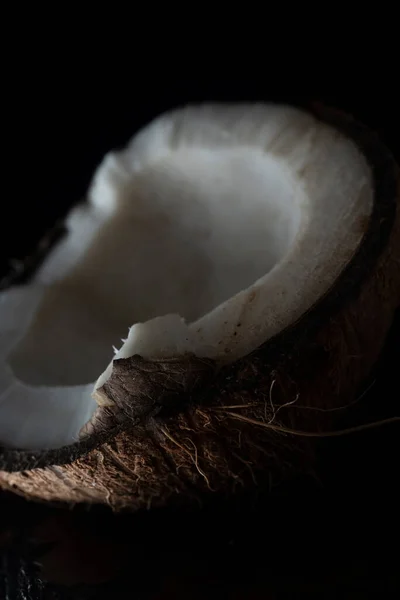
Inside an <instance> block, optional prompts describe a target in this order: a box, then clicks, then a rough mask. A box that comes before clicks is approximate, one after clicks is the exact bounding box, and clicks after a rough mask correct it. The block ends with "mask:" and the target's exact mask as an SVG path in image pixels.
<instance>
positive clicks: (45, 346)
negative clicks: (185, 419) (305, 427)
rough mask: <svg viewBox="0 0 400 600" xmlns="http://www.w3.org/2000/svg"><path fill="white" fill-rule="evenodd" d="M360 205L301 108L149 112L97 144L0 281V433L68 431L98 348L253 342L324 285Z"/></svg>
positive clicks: (3, 439)
mask: <svg viewBox="0 0 400 600" xmlns="http://www.w3.org/2000/svg"><path fill="white" fill-rule="evenodd" d="M54 201H55V202H56V201H57V199H56V198H55V200H54ZM372 206H373V185H372V174H371V169H370V167H369V166H368V164H367V162H366V160H365V159H364V157H363V155H362V154H361V152H360V151H359V149H358V148H357V147H356V145H355V144H354V143H353V142H352V141H350V140H349V139H347V138H346V137H344V136H343V135H341V134H339V133H338V132H337V131H335V130H334V129H332V128H330V127H329V126H327V125H325V124H323V123H322V122H320V121H318V120H316V119H315V118H314V117H312V116H311V115H309V114H306V113H304V112H302V111H299V110H297V109H294V108H291V107H287V106H277V105H216V106H214V105H203V106H193V107H186V108H183V109H180V110H177V111H174V112H171V113H168V114H165V115H163V116H161V117H159V118H158V119H156V120H155V121H154V122H152V123H151V124H150V125H148V126H147V127H146V128H144V129H143V130H142V131H140V132H139V133H138V134H137V135H136V136H135V137H134V138H133V140H132V141H131V142H130V143H129V145H128V146H127V147H126V148H124V149H123V150H121V151H115V152H111V153H110V154H108V155H107V156H106V157H105V159H104V161H103V162H102V164H101V165H100V166H99V168H98V170H97V172H96V173H95V176H94V178H93V182H92V185H91V188H90V190H89V194H88V199H87V201H86V202H85V203H84V204H82V205H80V206H79V207H78V208H76V209H74V210H73V211H72V212H71V214H70V215H69V218H68V220H67V227H68V234H67V236H66V237H65V238H64V240H63V241H62V242H61V243H60V244H59V245H58V246H57V247H56V249H55V250H53V251H52V253H51V254H50V256H49V257H48V258H47V260H46V262H45V264H44V265H43V266H42V268H41V269H40V271H39V272H38V273H37V275H36V277H35V279H34V280H33V281H32V282H31V283H30V284H29V285H27V286H22V287H15V288H11V289H9V290H8V291H4V292H2V294H1V295H0V355H1V356H0V361H1V365H0V443H1V444H3V445H6V446H10V447H23V448H32V449H39V448H56V447H60V446H63V445H65V444H70V443H73V442H74V441H76V439H78V434H79V431H80V429H81V428H82V426H83V425H84V424H85V423H86V422H87V421H88V419H90V417H91V415H92V414H93V412H94V410H95V408H96V402H95V400H94V399H93V397H92V392H93V389H94V386H95V388H96V389H98V388H99V387H100V386H101V385H102V384H103V383H104V382H105V381H106V379H107V378H108V377H109V375H110V373H111V367H112V362H111V361H112V359H113V356H116V357H129V356H131V355H133V354H140V355H142V356H144V357H145V358H152V357H169V356H176V355H182V354H184V353H185V352H187V351H190V352H193V353H194V354H196V355H198V356H205V357H210V358H212V359H215V360H216V361H219V362H221V363H226V362H230V361H234V360H236V359H238V358H240V357H243V356H244V355H246V354H248V353H249V352H251V351H252V350H254V349H256V348H257V347H258V346H259V345H260V344H262V343H263V342H265V341H266V340H268V339H269V338H271V337H272V336H274V335H275V334H277V333H279V332H280V331H281V330H283V329H285V328H286V327H288V326H290V325H291V324H292V323H293V322H295V321H296V320H298V319H299V318H300V317H301V315H303V314H304V313H305V312H306V311H307V310H309V309H310V307H312V306H313V305H314V304H315V303H316V302H317V301H318V299H319V298H321V297H322V296H323V295H324V294H325V293H326V292H327V291H328V290H329V289H330V288H331V287H332V286H333V285H334V283H335V280H336V278H337V277H338V275H339V274H340V273H341V271H342V270H343V268H344V267H345V266H346V264H347V263H348V262H349V260H350V259H351V257H352V256H353V255H354V253H355V251H356V250H357V248H358V246H359V245H360V242H361V241H362V235H363V234H362V229H361V228H360V220H365V219H368V218H369V217H370V215H371V211H372ZM124 338H127V339H126V340H125V339H124ZM121 340H122V341H121ZM121 344H122V345H121ZM113 348H114V350H113ZM116 348H117V349H118V348H120V349H119V350H118V351H116V350H115V349H116ZM115 351H116V352H117V353H116V355H114V352H115Z"/></svg>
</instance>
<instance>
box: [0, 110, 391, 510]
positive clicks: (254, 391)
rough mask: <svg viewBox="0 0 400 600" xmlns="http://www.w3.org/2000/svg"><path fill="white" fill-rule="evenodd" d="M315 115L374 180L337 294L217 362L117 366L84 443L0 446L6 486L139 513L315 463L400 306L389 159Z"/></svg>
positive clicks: (379, 148)
mask: <svg viewBox="0 0 400 600" xmlns="http://www.w3.org/2000/svg"><path fill="white" fill-rule="evenodd" d="M315 110H316V112H317V113H318V116H319V117H320V118H323V119H324V120H325V121H327V122H329V123H330V124H332V125H334V126H336V127H337V128H338V129H340V130H342V131H343V132H345V133H346V134H347V135H348V136H349V137H351V138H352V139H353V140H354V141H355V142H356V143H357V145H358V146H359V147H360V148H361V150H362V152H363V153H364V155H365V157H366V158H367V160H368V162H369V163H370V165H371V167H372V170H373V177H374V187H375V204H374V210H373V214H372V217H371V219H370V220H369V222H365V221H362V222H360V228H361V230H362V232H363V233H364V238H363V241H362V243H361V245H360V247H359V250H358V252H357V254H356V255H355V256H354V257H352V259H351V260H350V262H349V264H348V267H347V268H346V270H345V271H344V272H343V273H342V275H341V276H340V277H339V278H338V280H337V281H336V283H335V285H334V286H333V288H332V289H331V290H330V291H329V292H328V293H327V294H326V296H325V297H324V298H322V299H321V301H320V302H319V303H318V304H317V305H316V306H314V307H312V308H311V309H310V310H309V311H308V313H307V314H305V315H304V316H303V317H302V318H301V319H300V321H299V322H297V323H295V324H294V325H293V326H292V327H290V328H289V329H287V330H285V331H283V332H282V333H281V334H279V335H278V336H276V337H275V338H274V339H272V340H269V341H268V342H267V343H266V344H265V345H263V346H262V347H260V348H259V349H258V350H257V351H255V352H254V353H252V354H251V355H248V356H247V357H245V358H243V359H241V360H238V361H236V362H235V363H233V364H232V365H230V366H228V367H224V368H222V369H220V370H217V369H216V366H215V365H214V364H213V363H212V361H207V360H203V359H199V358H196V357H194V356H183V357H176V358H175V359H173V360H169V361H165V360H164V361H163V360H158V361H144V360H143V359H142V358H141V357H137V356H136V357H131V358H130V359H124V360H120V361H115V362H114V369H113V373H112V376H111V378H110V380H109V382H108V383H107V385H106V386H105V387H104V388H103V389H102V390H101V397H102V403H101V404H102V405H101V406H100V407H99V409H98V411H97V413H96V414H95V418H94V419H93V420H92V422H91V424H90V426H89V427H88V428H86V430H85V432H84V434H85V435H84V437H83V439H82V440H81V441H80V442H79V443H77V444H74V445H72V446H69V447H66V448H61V449H59V450H51V451H45V452H26V451H22V450H21V451H18V450H12V451H10V450H7V449H4V448H3V449H1V452H0V468H1V469H2V471H1V472H0V484H1V485H2V486H3V487H6V488H8V489H11V490H13V491H14V492H17V493H19V494H22V495H24V496H27V497H29V498H33V499H40V500H45V501H51V502H53V501H62V502H66V503H68V504H74V503H78V502H88V503H105V504H108V505H109V506H111V507H112V508H113V509H116V510H117V509H122V508H125V507H128V508H130V509H138V508H142V507H147V508H148V507H150V506H162V505H165V504H172V503H182V502H183V503H189V502H196V501H197V500H198V499H199V498H200V499H201V498H204V497H206V496H207V497H208V496H210V495H212V494H219V495H220V494H227V495H231V494H234V493H235V492H236V491H237V490H239V489H243V488H255V487H256V486H261V485H265V484H267V485H271V486H272V485H274V484H275V483H276V482H277V481H280V480H282V478H285V477H290V476H291V475H292V474H293V473H298V472H299V471H300V472H311V471H312V469H313V462H314V442H315V439H316V438H317V437H318V436H321V435H336V434H337V432H336V430H335V420H336V419H335V416H336V415H337V414H338V413H340V412H342V411H343V410H346V407H348V406H350V404H351V403H353V402H354V401H355V400H356V399H357V396H358V394H359V393H360V389H361V385H362V383H363V382H364V381H365V380H366V378H367V376H368V374H369V373H370V372H371V369H372V367H373V365H374V364H375V362H376V360H377V358H378V357H379V354H380V352H381V349H382V347H383V344H384V341H385V338H386V335H387V332H388V330H389V328H390V325H391V323H392V320H393V315H394V312H395V310H396V308H397V306H398V305H399V303H400V204H399V197H400V185H399V172H398V168H397V166H396V164H395V161H394V159H393V158H392V156H391V155H390V153H389V152H388V150H387V149H386V148H385V147H384V146H383V145H382V144H381V143H380V141H379V140H378V139H377V137H376V136H375V135H374V134H373V133H372V132H370V131H369V130H367V129H366V128H365V127H363V126H362V125H360V124H359V123H357V122H356V121H355V120H353V119H352V118H351V117H348V116H346V115H343V114H342V113H339V112H337V111H331V110H327V109H325V108H322V109H321V108H318V107H317V108H316V109H315ZM249 301H251V299H250V300H249ZM132 372H134V373H135V385H132ZM388 426H390V425H388Z"/></svg>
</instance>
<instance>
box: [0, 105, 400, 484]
mask: <svg viewBox="0 0 400 600" xmlns="http://www.w3.org/2000/svg"><path fill="white" fill-rule="evenodd" d="M303 109H305V110H307V111H308V112H309V113H310V114H312V115H313V116H315V117H317V118H318V119H319V120H320V121H322V122H323V123H325V124H327V125H330V126H333V127H334V128H336V129H337V130H338V131H340V132H341V133H342V134H344V135H345V136H346V137H347V138H349V139H350V140H352V141H353V142H354V143H355V145H356V146H357V147H358V149H359V150H360V151H361V153H362V155H363V156H364V158H365V159H366V161H367V163H368V165H369V167H370V169H371V174H372V181H373V186H374V202H373V208H372V213H371V216H370V218H369V220H368V222H365V223H363V227H365V231H364V232H363V239H362V241H361V243H360V245H359V246H358V248H357V250H356V251H355V253H354V255H353V257H352V259H351V260H350V261H349V263H348V264H347V265H346V266H345V268H344V269H343V270H342V272H341V273H340V274H339V276H338V277H337V278H336V280H335V282H334V284H333V286H332V287H331V289H330V290H328V291H327V292H326V294H325V295H323V296H322V297H321V298H320V299H319V300H318V302H317V303H316V304H314V305H313V306H311V307H310V308H309V310H308V311H306V312H305V313H303V315H302V316H301V317H300V318H299V319H298V321H296V322H294V323H292V324H291V325H290V326H289V327H287V328H286V329H284V330H282V331H281V332H279V333H278V334H277V335H275V336H273V337H272V338H270V339H268V340H267V341H266V342H265V343H263V344H262V345H260V346H259V347H258V348H257V349H256V350H254V351H253V352H251V353H250V354H251V355H254V354H256V353H259V352H261V353H262V354H263V357H264V358H265V359H266V360H269V359H271V360H272V359H273V358H274V357H276V356H279V355H283V354H284V352H285V349H287V348H288V347H291V346H292V345H293V344H294V345H295V346H296V348H297V349H298V348H301V347H303V346H304V345H306V344H307V342H308V340H310V339H312V338H313V336H314V335H315V333H316V332H317V331H318V330H319V329H320V328H321V327H322V325H323V323H324V321H325V320H326V318H327V317H329V318H330V317H332V316H334V315H335V314H337V313H338V312H339V311H340V309H342V308H343V307H344V305H346V304H347V303H348V302H349V301H350V300H352V299H354V298H356V297H357V295H358V294H359V292H360V290H361V287H362V284H363V282H364V281H365V279H366V278H367V277H368V275H370V274H371V272H372V270H373V267H374V265H375V264H376V262H377V260H378V259H379V257H380V255H381V254H382V252H383V250H384V249H385V248H386V246H387V243H388V241H389V237H390V233H391V231H392V227H393V225H394V221H395V217H396V211H397V210H398V207H397V202H398V167H397V164H396V162H395V159H394V157H393V156H392V154H391V152H390V150H389V149H388V148H387V147H386V146H385V144H384V143H383V142H382V141H381V140H380V139H379V137H378V136H377V135H376V134H375V133H374V132H373V131H372V130H371V129H370V128H368V127H367V126H365V125H364V124H362V123H360V122H359V121H357V120H356V119H355V118H353V116H350V115H348V114H347V113H343V112H342V111H339V110H337V109H334V108H331V107H326V106H324V105H319V104H318V105H317V104H315V103H314V104H312V105H310V106H307V107H303ZM41 258H42V257H39V260H40V259H41ZM30 263H31V264H32V265H35V263H36V260H35V257H32V258H31V260H30ZM248 356H249V355H247V356H246V357H244V358H248ZM132 358H133V359H134V364H133V368H136V367H139V370H140V371H142V366H144V367H145V368H144V372H145V373H146V370H148V368H149V366H150V370H152V369H153V367H155V370H156V371H158V367H157V364H158V363H160V364H161V363H165V362H168V360H167V361H165V359H164V360H163V359H160V360H152V361H150V360H144V359H142V358H141V357H138V356H134V357H132ZM124 360H126V361H129V359H120V360H119V361H115V362H114V368H115V365H117V363H118V362H119V363H120V364H121V365H122V363H123V362H124ZM169 360H170V362H171V363H174V364H175V367H177V368H178V369H179V370H182V368H183V369H184V370H185V368H186V367H187V366H190V369H189V371H190V370H191V371H192V372H195V373H196V377H195V380H196V381H200V391H201V392H203V393H204V390H205V389H207V383H208V382H210V381H211V380H212V379H213V378H214V377H215V368H216V367H215V363H214V362H213V361H212V360H208V359H204V358H201V359H198V358H196V357H194V356H187V357H183V358H179V359H169ZM243 360H244V359H243V358H240V359H238V360H237V361H235V362H234V363H232V364H230V365H227V366H225V367H222V369H221V371H220V374H219V375H217V377H218V376H221V377H224V376H226V374H227V373H228V372H229V370H230V369H232V366H234V365H237V364H238V363H240V362H241V361H243ZM117 368H118V367H117ZM153 370H154V369H153ZM198 374H201V376H200V378H199V377H198ZM192 379H193V378H191V377H190V376H189V377H188V381H186V382H184V384H183V385H182V386H181V387H182V388H183V389H184V391H183V393H182V394H181V397H180V398H179V402H177V403H176V409H177V410H178V411H182V410H183V411H184V410H185V406H187V404H188V403H196V401H197V398H196V393H197V392H198V390H197V388H196V386H194V385H193V381H192ZM156 389H157V388H156ZM166 398H167V399H168V396H166ZM168 405H170V402H168ZM166 406H167V405H166V404H165V398H164V397H163V395H162V394H160V401H159V403H157V405H156V406H154V404H153V403H151V404H148V403H146V402H143V401H142V400H141V399H140V398H139V401H138V403H137V406H136V407H134V410H132V411H131V412H130V414H129V418H128V419H127V418H125V415H122V416H121V418H120V419H118V418H117V419H116V418H115V413H112V414H111V415H110V414H108V412H107V409H105V412H104V415H103V416H104V419H100V420H99V423H100V425H99V426H98V427H96V429H95V431H92V432H91V433H90V434H89V435H87V436H86V437H83V438H82V439H81V440H80V441H78V442H76V443H74V444H71V445H68V446H64V447H61V448H56V449H49V450H34V451H32V450H25V449H9V448H6V447H2V446H0V470H3V471H7V472H18V471H28V470H32V469H36V468H43V467H46V466H51V465H62V464H68V463H72V462H74V461H76V460H77V459H78V458H81V457H83V456H84V455H86V454H88V453H89V452H90V451H91V450H94V449H95V448H97V447H99V446H101V445H102V444H104V443H106V442H108V441H110V440H112V439H113V438H114V437H115V436H116V435H117V434H118V433H120V432H121V431H123V430H124V429H127V428H132V427H134V426H135V425H138V424H140V423H141V422H143V421H145V420H147V419H149V418H151V417H153V416H155V415H156V414H157V413H159V412H160V411H161V410H162V409H163V408H165V407H166ZM109 417H111V418H109Z"/></svg>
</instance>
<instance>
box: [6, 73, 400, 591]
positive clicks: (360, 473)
mask: <svg viewBox="0 0 400 600" xmlns="http://www.w3.org/2000/svg"><path fill="white" fill-rule="evenodd" d="M356 73H358V71H353V70H352V69H349V70H348V71H347V72H346V73H344V72H343V69H339V67H338V68H337V69H335V68H333V69H332V70H331V71H330V73H329V77H326V80H325V81H322V78H321V75H320V73H318V71H316V72H315V73H313V74H312V75H311V74H309V77H308V78H304V76H303V77H301V75H302V73H301V68H299V70H298V72H294V73H291V74H289V75H288V76H287V77H285V81H284V82H282V81H280V80H279V78H278V77H277V76H276V77H272V76H271V77H269V78H267V77H265V78H264V79H265V80H266V79H268V83H266V81H260V78H259V77H257V78H255V77H254V78H251V77H247V78H245V77H242V78H241V77H239V76H238V75H236V76H235V77H231V78H223V77H217V78H211V77H206V76H204V74H203V76H200V77H196V78H185V77H180V78H179V77H177V78H176V79H175V80H173V78H172V77H171V76H170V74H169V72H166V71H161V72H160V73H159V74H158V75H157V76H156V77H153V78H152V82H151V83H150V84H149V83H148V81H147V80H145V79H144V78H143V79H142V80H141V79H139V78H138V77H136V76H135V77H134V76H132V78H131V80H130V81H129V84H127V82H126V78H125V79H124V80H123V81H124V83H123V84H122V83H121V81H122V80H120V79H118V77H115V78H114V77H113V74H112V73H107V76H106V77H105V78H104V77H103V78H102V79H98V78H97V77H96V74H95V73H92V72H91V71H90V70H88V71H87V73H86V77H84V78H78V76H77V75H75V74H74V73H73V72H71V71H70V70H66V71H61V73H60V72H58V73H57V76H56V75H55V74H54V73H52V72H49V71H47V72H46V73H45V72H41V71H40V69H38V71H37V72H35V78H34V81H33V82H32V83H25V81H24V80H22V81H19V83H18V86H16V87H15V86H9V87H8V88H7V90H6V92H5V100H6V103H7V106H8V109H7V110H6V111H5V112H4V113H3V119H2V121H3V122H2V127H3V132H4V136H3V147H4V149H5V150H6V155H7V156H6V162H5V163H4V165H5V168H4V189H3V194H2V200H1V206H2V209H3V211H2V218H1V233H2V235H1V243H0V260H1V263H0V268H1V272H2V274H5V273H7V272H9V270H10V264H11V263H10V261H11V260H12V259H24V258H25V257H26V256H27V255H28V254H29V253H30V252H31V251H32V249H33V248H34V247H35V246H36V244H37V242H38V240H39V239H40V238H41V236H42V235H43V234H44V233H45V232H46V231H47V230H48V228H49V227H51V226H53V225H54V223H55V222H56V221H57V220H58V219H59V218H62V217H63V215H64V214H65V212H66V211H67V210H68V208H69V207H70V206H71V204H73V203H74V202H77V201H79V200H80V199H81V198H82V197H83V196H84V194H85V190H86V187H87V185H88V183H89V180H90V178H91V175H92V173H93V171H94V169H95V167H96V165H97V164H98V163H99V161H100V160H101V158H102V156H103V155H104V154H105V152H106V151H107V150H109V149H110V148H112V147H115V146H120V145H122V144H124V143H125V142H127V141H128V139H129V138H130V137H131V136H132V134H133V133H134V132H135V130H136V129H137V128H138V127H140V126H142V125H144V124H145V123H146V122H148V121H149V120H150V119H152V118H153V117H154V116H156V115H157V114H158V113H160V112H162V111H163V110H166V109H168V108H172V107H174V106H177V105H180V104H183V103H186V102H194V101H204V100H210V101H224V100H226V101H229V100H231V101H232V100H233V101H238V100H248V101H254V100H277V101H288V102H293V103H299V104H307V102H309V101H314V100H318V101H322V102H325V103H327V104H330V105H333V106H336V107H338V108H342V109H345V110H347V111H349V112H351V113H353V114H354V116H356V117H357V118H358V119H360V120H361V121H363V122H364V123H366V124H367V125H369V126H370V127H372V128H373V129H375V130H376V131H378V133H379V134H380V136H381V137H382V138H383V140H384V141H385V142H386V144H387V145H388V146H389V148H391V150H392V152H393V153H394V154H395V155H396V157H397V159H398V160H399V161H400V127H399V125H400V119H399V116H398V115H399V107H400V95H399V93H398V92H397V82H396V81H395V77H387V75H386V73H383V72H382V70H381V68H380V67H379V66H375V67H374V65H370V69H369V71H368V77H365V75H364V74H358V75H356ZM303 75H304V73H303ZM82 81H84V82H85V83H84V84H82ZM299 81H301V82H302V83H301V84H299V83H298V82H299ZM8 180H9V185H8ZM6 182H7V183H6ZM399 367H400V315H397V319H396V322H395V325H394V327H393V330H392V332H391V335H390V338H389V341H388V345H387V348H386V350H385V353H384V357H383V358H382V360H381V361H380V364H379V365H378V368H377V370H376V373H374V374H373V377H372V380H371V381H374V382H375V383H374V384H373V385H372V387H371V389H370V391H369V392H368V394H367V395H366V396H365V398H364V399H363V402H362V403H361V405H358V406H357V407H356V408H355V409H354V411H352V412H351V413H350V414H349V415H348V416H347V417H346V419H345V421H344V422H343V423H341V425H343V426H346V425H351V424H355V423H359V422H368V421H372V420H378V419H381V418H385V417H388V416H393V415H395V414H397V415H398V414H399V398H400V393H399V387H400V386H399V374H398V372H399ZM319 455H320V480H321V481H320V484H319V485H315V483H313V484H310V483H309V482H303V481H302V482H294V483H293V485H292V486H290V487H289V488H288V489H285V490H282V491H278V492H277V493H276V494H275V495H274V496H273V497H272V498H271V497H263V496H262V495H260V498H259V499H258V502H257V503H255V504H251V505H247V508H246V510H245V511H243V510H241V511H238V510H237V508H236V507H235V506H232V507H230V506H229V507H228V506H226V507H223V508H222V509H221V507H218V508H215V507H214V508H212V507H211V508H210V507H208V508H205V509H204V510H203V511H202V512H200V513H196V514H173V513H171V514H170V513H167V514H165V513H164V512H161V513H160V514H157V515H155V516H154V515H153V516H152V517H151V518H150V517H149V515H140V516H134V517H130V516H120V517H116V518H115V517H112V515H110V514H109V513H108V512H107V511H103V510H97V509H95V510H90V511H86V510H84V509H78V510H76V511H74V512H72V513H71V512H65V511H60V510H57V509H50V508H43V507H41V506H38V505H35V504H30V503H25V501H23V500H21V499H17V498H14V497H12V496H9V495H5V494H4V495H0V548H1V547H3V549H4V556H5V557H6V558H7V560H6V559H4V560H6V562H3V568H4V569H6V568H7V569H10V570H12V569H14V571H15V572H16V570H17V569H19V568H20V563H19V562H18V561H19V560H20V558H21V557H22V556H24V557H26V556H32V553H33V554H34V555H35V556H36V557H37V556H39V555H40V556H41V557H42V558H41V559H40V560H41V561H42V562H43V563H44V564H45V573H46V576H48V577H50V578H51V579H53V580H55V581H58V582H61V583H62V582H70V583H82V584H85V583H95V582H100V580H102V579H106V580H109V581H114V580H115V581H117V580H118V581H119V582H120V583H119V584H118V583H112V584H111V583H109V584H108V587H103V588H101V587H95V588H93V587H91V588H87V587H84V588H81V589H80V591H79V590H74V593H75V591H76V593H78V592H79V593H80V594H81V596H79V597H82V598H84V597H85V598H86V597H87V598H89V597H90V598H103V597H104V598H112V597H115V598H120V597H121V598H125V597H126V598H131V597H132V598H135V597H140V598H142V597H143V598H146V597H154V598H156V597H157V598H164V597H165V598H167V597H168V598H181V597H182V598H184V597H185V598H203V597H208V596H210V597H218V598H221V597H229V598H269V597H271V598H286V597H288V598H289V597H292V595H291V594H292V593H294V592H295V591H296V592H302V593H310V592H315V593H317V594H318V595H317V597H324V598H325V597H326V598H336V597H338V598H345V597H349V598H356V597H363V598H364V597H369V596H368V594H377V595H378V596H379V597H384V595H385V594H386V593H387V594H392V593H393V594H394V592H395V589H396V587H397V585H398V576H399V573H398V571H399V569H398V560H399V558H400V557H399V549H398V546H399V544H398V533H399V508H398V506H399V505H400V504H399V493H398V486H399V483H400V482H399V479H400V478H399V465H398V463H399V456H400V452H399V427H398V425H388V426H386V427H383V428H381V429H374V430H370V431H365V432H363V433H359V434H357V435H355V436H347V437H342V438H336V439H333V440H325V441H321V443H320V448H319ZM28 540H30V541H28ZM44 542H46V543H47V542H51V544H50V545H49V546H43V545H42V544H44ZM46 557H47V558H46ZM46 561H47V563H46ZM119 571H121V572H119ZM122 581H125V583H124V585H125V589H128V588H129V589H130V590H131V591H129V592H126V593H125V594H126V595H121V594H122V592H118V591H117V590H118V589H122V587H121V588H118V587H116V586H118V585H121V586H122V585H123V584H122V583H121V582H122ZM0 583H1V579H0ZM126 586H128V588H126ZM63 593H65V592H63ZM71 593H72V592H71ZM114 594H115V596H114ZM0 597H1V586H0ZM28 597H29V596H28ZM49 597H50V596H49ZM76 597H78V596H76ZM10 599H11V596H10Z"/></svg>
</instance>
